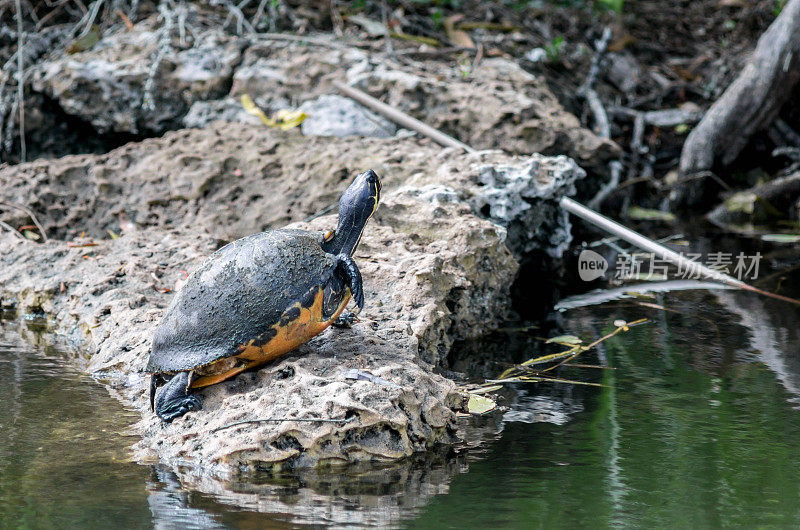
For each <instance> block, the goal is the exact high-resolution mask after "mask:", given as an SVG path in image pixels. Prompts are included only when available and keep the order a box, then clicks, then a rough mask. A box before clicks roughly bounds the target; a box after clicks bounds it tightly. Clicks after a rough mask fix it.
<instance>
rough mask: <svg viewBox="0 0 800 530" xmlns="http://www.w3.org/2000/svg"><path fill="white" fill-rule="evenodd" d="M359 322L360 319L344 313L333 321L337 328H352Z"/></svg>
mask: <svg viewBox="0 0 800 530" xmlns="http://www.w3.org/2000/svg"><path fill="white" fill-rule="evenodd" d="M357 321H358V318H356V316H355V315H354V314H353V313H342V314H341V315H339V317H338V318H337V319H336V320H334V321H333V325H334V326H335V327H337V328H350V327H352V326H353V324H355V323H356V322H357Z"/></svg>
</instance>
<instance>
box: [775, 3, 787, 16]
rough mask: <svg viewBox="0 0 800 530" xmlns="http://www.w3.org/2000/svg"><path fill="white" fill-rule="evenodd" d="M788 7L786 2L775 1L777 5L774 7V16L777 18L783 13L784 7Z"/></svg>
mask: <svg viewBox="0 0 800 530" xmlns="http://www.w3.org/2000/svg"><path fill="white" fill-rule="evenodd" d="M785 5H786V0H775V4H774V5H773V6H772V14H773V15H775V16H776V17H777V16H778V15H780V14H781V11H783V6H785Z"/></svg>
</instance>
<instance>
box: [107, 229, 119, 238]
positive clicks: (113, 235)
mask: <svg viewBox="0 0 800 530" xmlns="http://www.w3.org/2000/svg"><path fill="white" fill-rule="evenodd" d="M106 232H108V235H110V236H111V239H119V234H116V233H114V231H113V230H106Z"/></svg>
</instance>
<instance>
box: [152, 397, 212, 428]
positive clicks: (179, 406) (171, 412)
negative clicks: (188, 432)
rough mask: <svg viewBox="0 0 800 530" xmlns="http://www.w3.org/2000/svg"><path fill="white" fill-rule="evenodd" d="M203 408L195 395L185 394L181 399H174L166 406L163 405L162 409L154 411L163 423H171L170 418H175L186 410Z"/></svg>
mask: <svg viewBox="0 0 800 530" xmlns="http://www.w3.org/2000/svg"><path fill="white" fill-rule="evenodd" d="M202 408H203V405H202V404H201V403H200V400H199V399H197V396H186V397H185V398H183V399H182V400H181V401H176V402H173V403H170V404H169V405H168V406H165V407H164V409H163V410H158V411H156V414H158V417H159V418H161V420H162V421H163V422H164V423H172V420H174V419H175V418H180V417H181V416H183V415H184V414H186V413H187V412H190V411H193V410H200V409H202Z"/></svg>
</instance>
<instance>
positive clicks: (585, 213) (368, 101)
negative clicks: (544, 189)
mask: <svg viewBox="0 0 800 530" xmlns="http://www.w3.org/2000/svg"><path fill="white" fill-rule="evenodd" d="M333 84H334V86H336V88H338V89H339V90H341V91H342V92H343V93H344V94H345V95H347V96H349V97H350V98H352V99H354V100H356V101H358V102H359V103H361V104H362V105H364V106H366V107H369V108H370V109H372V110H374V111H375V112H377V113H379V114H383V115H384V116H386V117H387V118H389V119H390V120H392V121H394V122H395V123H397V124H399V125H402V126H403V127H408V128H409V129H413V130H415V131H417V132H418V133H420V134H424V135H425V136H427V137H429V138H431V139H432V140H433V141H435V142H437V143H439V144H441V145H444V146H447V147H460V148H462V149H463V150H465V151H466V152H468V153H474V152H475V149H473V148H472V147H470V146H468V145H467V144H464V143H462V142H459V141H458V140H456V139H455V138H453V137H452V136H448V135H446V134H444V133H442V132H440V131H437V130H436V129H434V128H433V127H431V126H430V125H426V124H424V123H422V122H421V121H419V120H417V119H414V118H412V117H411V116H409V115H407V114H405V113H403V112H400V111H399V110H397V109H395V108H392V107H390V106H389V105H386V104H385V103H381V102H380V101H378V100H377V99H375V98H373V97H372V96H369V95H367V94H365V93H364V92H362V91H360V90H358V89H357V88H353V87H351V86H349V85H345V84H344V83H340V82H338V81H334V82H333ZM559 205H560V206H561V207H562V208H563V209H564V210H566V211H568V212H569V213H571V214H573V215H577V216H578V217H580V218H581V219H583V220H585V221H588V222H589V223H591V224H593V225H594V226H597V227H598V228H601V229H603V230H605V231H606V232H609V233H611V234H614V235H615V236H617V237H619V238H621V239H624V240H625V241H627V242H628V243H630V244H632V245H634V246H636V247H639V248H641V249H642V250H647V251H648V252H652V253H654V254H655V255H657V256H659V257H660V258H662V259H664V260H667V261H669V262H671V263H672V264H673V265H676V266H677V267H679V268H683V269H684V270H686V271H687V273H688V274H692V275H694V274H697V275H699V276H703V277H705V278H707V279H710V280H713V281H716V282H720V283H723V284H725V285H730V286H731V287H736V288H738V289H745V290H747V291H752V292H755V293H759V294H763V295H765V296H769V297H771V298H776V299H778V300H783V301H786V302H790V303H793V304H800V301H798V300H795V299H793V298H788V297H786V296H781V295H779V294H775V293H770V292H768V291H762V290H761V289H758V288H756V287H752V286H750V285H748V284H746V283H744V282H743V281H741V280H737V279H736V278H734V277H733V276H728V275H727V274H723V273H721V272H719V271H716V270H714V269H710V268H708V267H706V266H704V265H701V264H700V263H697V262H695V261H692V260H690V259H688V258H685V257H683V256H681V255H680V254H678V253H677V252H674V251H672V250H670V249H668V248H667V247H665V246H663V245H659V244H658V243H656V242H655V241H652V240H650V239H648V238H646V237H644V236H643V235H642V234H640V233H638V232H635V231H633V230H631V229H630V228H626V227H624V226H622V225H621V224H619V223H617V222H616V221H612V220H611V219H609V218H608V217H606V216H604V215H601V214H599V213H597V212H595V211H594V210H590V209H589V208H587V207H586V206H584V205H582V204H581V203H579V202H577V201H574V200H572V199H570V198H569V197H563V198H562V199H561V200H560V201H559Z"/></svg>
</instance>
